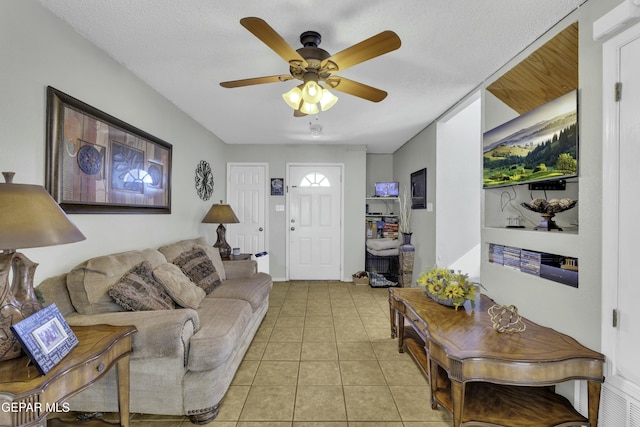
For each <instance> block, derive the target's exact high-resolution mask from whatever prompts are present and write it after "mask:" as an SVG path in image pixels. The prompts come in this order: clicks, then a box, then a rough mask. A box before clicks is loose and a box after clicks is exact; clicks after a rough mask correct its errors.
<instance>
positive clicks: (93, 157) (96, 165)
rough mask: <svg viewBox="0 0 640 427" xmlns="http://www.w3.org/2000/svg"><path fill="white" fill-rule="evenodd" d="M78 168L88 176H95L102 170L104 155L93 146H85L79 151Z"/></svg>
mask: <svg viewBox="0 0 640 427" xmlns="http://www.w3.org/2000/svg"><path fill="white" fill-rule="evenodd" d="M78 166H80V170H81V171H82V172H84V173H86V174H87V175H95V174H97V173H98V172H100V170H101V169H102V155H100V152H99V151H98V150H97V149H96V148H95V147H93V146H91V145H83V146H82V147H80V149H79V150H78Z"/></svg>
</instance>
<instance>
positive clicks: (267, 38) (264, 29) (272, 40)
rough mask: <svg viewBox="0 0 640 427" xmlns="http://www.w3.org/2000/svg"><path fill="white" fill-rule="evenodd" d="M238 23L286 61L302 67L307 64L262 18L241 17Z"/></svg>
mask: <svg viewBox="0 0 640 427" xmlns="http://www.w3.org/2000/svg"><path fill="white" fill-rule="evenodd" d="M240 24H241V25H242V26H243V27H245V28H246V29H247V30H249V31H250V32H251V33H252V34H253V35H254V36H256V37H257V38H259V39H260V40H262V42H263V43H264V44H266V45H267V46H269V47H270V48H271V49H272V50H273V51H274V52H275V53H277V54H278V55H280V57H281V58H282V59H284V60H285V61H287V62H288V63H291V62H292V61H293V62H295V63H296V64H300V65H301V66H303V67H306V66H307V61H305V59H304V58H303V57H302V56H300V54H299V53H298V52H296V50H295V49H294V48H292V47H291V45H289V43H287V42H286V41H285V40H284V39H283V38H282V36H280V34H278V33H277V32H276V30H274V29H273V28H271V26H270V25H269V24H267V23H266V21H264V20H263V19H260V18H255V17H248V18H242V19H241V20H240Z"/></svg>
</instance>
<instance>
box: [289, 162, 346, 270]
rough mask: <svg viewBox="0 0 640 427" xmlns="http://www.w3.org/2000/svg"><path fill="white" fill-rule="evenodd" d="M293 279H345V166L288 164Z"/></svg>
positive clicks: (290, 262)
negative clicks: (343, 190) (343, 189)
mask: <svg viewBox="0 0 640 427" xmlns="http://www.w3.org/2000/svg"><path fill="white" fill-rule="evenodd" d="M287 177H288V178H287V182H288V185H289V192H288V205H289V209H288V215H287V235H288V243H289V247H288V270H289V278H290V279H291V280H339V279H340V278H341V277H342V274H341V266H342V212H343V210H342V165H319V164H295V165H293V164H291V165H288V170H287Z"/></svg>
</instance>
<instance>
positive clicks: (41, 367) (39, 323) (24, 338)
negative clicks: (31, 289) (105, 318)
mask: <svg viewBox="0 0 640 427" xmlns="http://www.w3.org/2000/svg"><path fill="white" fill-rule="evenodd" d="M11 332H13V334H14V335H15V336H16V338H17V339H18V342H20V345H21V346H22V348H23V350H24V352H25V353H26V354H27V356H28V357H29V359H31V361H32V362H33V364H34V365H35V367H36V368H37V369H38V372H40V375H46V374H47V372H49V371H50V370H51V369H53V368H54V367H55V366H56V365H57V364H58V363H59V362H60V361H61V360H62V359H63V358H64V357H65V356H66V355H67V354H69V352H70V351H71V350H72V349H73V348H74V347H75V346H77V345H78V338H77V337H76V335H75V334H74V333H73V331H72V330H71V327H70V326H69V324H68V323H67V322H66V321H65V320H64V317H63V316H62V313H60V310H59V309H58V307H57V306H56V305H55V304H51V305H48V306H46V307H44V308H43V309H42V310H40V311H37V312H35V313H34V314H32V315H31V316H29V317H27V318H26V319H24V320H21V321H20V322H18V323H16V324H14V325H13V326H11Z"/></svg>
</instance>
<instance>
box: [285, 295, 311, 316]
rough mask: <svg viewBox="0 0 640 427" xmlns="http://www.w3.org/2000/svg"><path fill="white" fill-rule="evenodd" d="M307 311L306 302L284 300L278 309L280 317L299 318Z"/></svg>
mask: <svg viewBox="0 0 640 427" xmlns="http://www.w3.org/2000/svg"><path fill="white" fill-rule="evenodd" d="M306 311H307V302H306V300H286V299H285V301H284V303H283V304H282V307H280V316H291V317H299V316H302V315H305V314H306Z"/></svg>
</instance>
